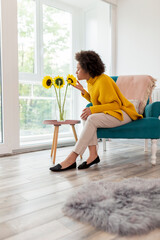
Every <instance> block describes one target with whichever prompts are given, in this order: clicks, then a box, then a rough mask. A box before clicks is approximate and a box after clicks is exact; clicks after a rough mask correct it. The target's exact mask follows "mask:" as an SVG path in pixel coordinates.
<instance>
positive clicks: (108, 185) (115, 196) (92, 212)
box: [63, 178, 160, 236]
mask: <svg viewBox="0 0 160 240" xmlns="http://www.w3.org/2000/svg"><path fill="white" fill-rule="evenodd" d="M63 210H64V213H65V214H66V215H67V216H70V217H72V218H74V219H76V220H79V221H82V222H84V223H85V222H86V223H90V224H91V225H93V226H94V227H96V228H98V229H100V230H104V231H107V232H110V233H114V234H115V233H116V234H119V235H122V236H124V235H136V234H138V235H139V234H145V233H148V232H149V231H151V230H153V229H155V228H158V227H160V179H152V180H151V179H150V180H145V179H140V178H130V179H126V180H123V181H121V182H108V181H106V180H100V181H93V182H91V183H89V184H86V185H84V186H83V187H81V188H80V189H79V190H78V191H77V192H76V193H74V194H73V195H72V196H71V197H70V198H69V199H68V200H67V202H66V203H65V206H64V208H63Z"/></svg>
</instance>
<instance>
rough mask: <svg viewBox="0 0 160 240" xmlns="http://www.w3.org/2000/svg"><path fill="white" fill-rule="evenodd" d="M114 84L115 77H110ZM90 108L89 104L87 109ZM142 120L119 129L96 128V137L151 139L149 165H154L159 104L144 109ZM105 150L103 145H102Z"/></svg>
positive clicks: (159, 129) (158, 125) (148, 105)
mask: <svg viewBox="0 0 160 240" xmlns="http://www.w3.org/2000/svg"><path fill="white" fill-rule="evenodd" d="M111 78H112V79H113V80H114V81H115V82H116V81H117V79H118V77H117V76H112V77H111ZM89 106H92V103H89V104H88V105H87V107H89ZM143 116H144V118H143V119H140V120H136V121H132V122H130V123H128V124H125V125H123V126H120V127H115V128H98V129H97V136H98V138H101V139H107V138H124V139H151V143H152V144H151V151H152V156H151V163H152V165H155V164H156V152H157V139H159V138H160V120H159V119H160V102H154V103H152V104H149V101H148V102H147V105H146V107H145V111H144V114H143ZM146 146H147V145H146ZM146 148H147V147H146ZM104 149H105V145H104Z"/></svg>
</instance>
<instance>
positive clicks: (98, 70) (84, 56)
mask: <svg viewBox="0 0 160 240" xmlns="http://www.w3.org/2000/svg"><path fill="white" fill-rule="evenodd" d="M75 59H76V60H77V61H78V62H79V64H80V66H81V68H82V69H83V70H84V71H85V72H87V73H89V74H90V76H91V77H92V78H94V77H96V76H99V75H101V74H102V73H104V71H105V65H104V63H103V62H102V60H101V58H100V56H99V55H98V54H97V53H96V52H94V51H90V50H89V51H81V52H78V53H76V55H75Z"/></svg>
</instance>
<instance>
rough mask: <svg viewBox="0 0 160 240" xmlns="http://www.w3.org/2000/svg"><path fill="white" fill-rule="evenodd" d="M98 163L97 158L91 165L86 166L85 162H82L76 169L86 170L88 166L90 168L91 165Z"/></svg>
mask: <svg viewBox="0 0 160 240" xmlns="http://www.w3.org/2000/svg"><path fill="white" fill-rule="evenodd" d="M99 162H100V159H99V156H98V157H97V158H96V159H95V160H94V161H92V162H91V163H89V164H87V162H86V161H85V162H83V163H82V164H80V165H79V166H78V169H86V168H89V167H90V166H92V165H93V164H96V163H99Z"/></svg>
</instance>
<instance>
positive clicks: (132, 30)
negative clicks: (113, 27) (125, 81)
mask: <svg viewBox="0 0 160 240" xmlns="http://www.w3.org/2000/svg"><path fill="white" fill-rule="evenodd" d="M116 73H117V75H123V74H124V75H125V74H149V75H152V76H153V77H155V78H156V79H158V83H157V85H158V86H159V87H160V0H154V1H153V0H118V8H117V68H116Z"/></svg>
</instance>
